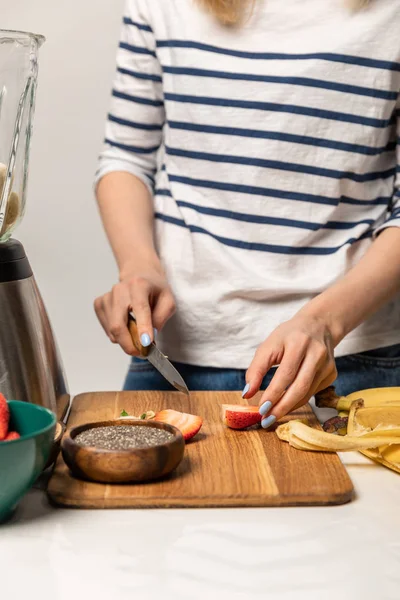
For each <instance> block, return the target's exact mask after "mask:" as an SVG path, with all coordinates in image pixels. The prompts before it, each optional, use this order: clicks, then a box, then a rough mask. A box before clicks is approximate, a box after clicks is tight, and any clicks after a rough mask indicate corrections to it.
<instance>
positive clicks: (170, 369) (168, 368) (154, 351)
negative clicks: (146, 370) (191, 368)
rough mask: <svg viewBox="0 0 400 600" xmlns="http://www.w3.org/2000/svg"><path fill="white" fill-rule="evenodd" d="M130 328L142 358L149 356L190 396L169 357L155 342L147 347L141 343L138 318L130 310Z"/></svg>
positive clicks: (175, 385)
mask: <svg viewBox="0 0 400 600" xmlns="http://www.w3.org/2000/svg"><path fill="white" fill-rule="evenodd" d="M128 329H129V333H130V334H131V338H132V342H133V345H134V346H135V348H136V350H137V351H138V352H139V354H140V357H141V358H147V360H148V361H150V362H151V364H152V365H153V366H154V367H155V368H156V369H157V371H159V372H160V373H161V375H163V377H165V379H166V380H167V381H169V383H170V384H171V385H173V386H174V388H175V389H177V390H178V392H183V393H184V394H187V395H188V396H189V390H188V388H187V385H186V383H185V381H184V379H183V378H182V377H181V375H179V373H178V371H177V370H176V369H175V367H174V366H173V365H171V363H170V362H169V360H168V358H167V357H166V356H165V355H164V354H163V353H162V352H160V350H159V349H158V348H157V346H156V345H155V343H154V342H152V343H151V344H150V346H148V347H147V348H145V347H144V346H142V344H141V343H140V338H139V332H138V329H137V324H136V319H135V317H134V315H133V314H132V313H131V312H130V313H129V319H128Z"/></svg>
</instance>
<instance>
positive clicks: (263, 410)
mask: <svg viewBox="0 0 400 600" xmlns="http://www.w3.org/2000/svg"><path fill="white" fill-rule="evenodd" d="M271 408H272V402H270V401H269V400H267V402H264V404H261V406H260V415H261V416H262V417H265V415H266V414H267V413H269V411H270V410H271Z"/></svg>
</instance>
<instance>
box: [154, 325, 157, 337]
mask: <svg viewBox="0 0 400 600" xmlns="http://www.w3.org/2000/svg"><path fill="white" fill-rule="evenodd" d="M157 336H158V329H157V328H156V327H154V339H156V337H157Z"/></svg>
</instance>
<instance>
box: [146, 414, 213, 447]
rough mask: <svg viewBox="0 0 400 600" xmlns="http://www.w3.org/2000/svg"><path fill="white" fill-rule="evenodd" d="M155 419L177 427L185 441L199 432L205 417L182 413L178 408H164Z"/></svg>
mask: <svg viewBox="0 0 400 600" xmlns="http://www.w3.org/2000/svg"><path fill="white" fill-rule="evenodd" d="M154 420H155V421H161V422H162V423H169V424H170V425H174V426H175V427H177V428H178V429H179V430H180V431H181V433H182V435H183V437H184V439H185V441H186V442H187V441H188V440H190V439H191V438H193V437H194V436H195V435H196V434H197V433H199V431H200V429H201V426H202V425H203V419H202V418H201V417H198V416H196V415H189V414H187V413H182V412H179V411H177V410H169V409H167V410H162V411H160V412H158V413H157V414H156V416H155V417H154Z"/></svg>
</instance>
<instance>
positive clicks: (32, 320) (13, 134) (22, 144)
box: [0, 30, 69, 414]
mask: <svg viewBox="0 0 400 600" xmlns="http://www.w3.org/2000/svg"><path fill="white" fill-rule="evenodd" d="M43 42H44V37H43V36H40V35H34V34H31V33H26V32H20V31H4V30H0V392H1V393H2V394H4V395H5V397H6V398H7V399H13V400H22V401H26V402H32V403H34V404H39V405H42V406H45V407H46V408H49V409H50V410H52V411H53V412H55V413H58V414H60V412H61V411H62V406H63V405H64V407H65V406H66V404H67V403H68V399H69V397H68V392H67V385H66V379H65V375H64V370H63V367H62V363H61V360H60V355H59V351H58V347H57V344H56V341H55V338H54V335H53V332H52V328H51V325H50V321H49V318H48V315H47V312H46V308H45V306H44V303H43V300H42V297H41V294H40V292H39V289H38V286H37V284H36V281H35V278H34V276H33V273H32V269H31V266H30V264H29V261H28V258H27V256H26V254H25V250H24V248H23V246H22V244H21V243H20V242H19V241H17V240H16V239H13V238H12V237H11V236H12V234H13V232H14V230H15V229H16V227H17V226H18V224H19V223H20V221H21V219H22V217H23V215H24V210H25V203H26V193H27V180H28V171H29V149H30V142H31V135H32V122H33V114H34V109H35V95H36V85H37V73H38V51H39V48H40V46H41V45H42V43H43Z"/></svg>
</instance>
